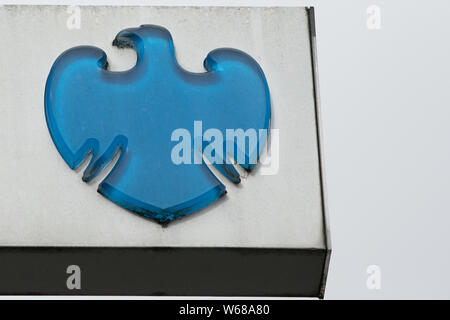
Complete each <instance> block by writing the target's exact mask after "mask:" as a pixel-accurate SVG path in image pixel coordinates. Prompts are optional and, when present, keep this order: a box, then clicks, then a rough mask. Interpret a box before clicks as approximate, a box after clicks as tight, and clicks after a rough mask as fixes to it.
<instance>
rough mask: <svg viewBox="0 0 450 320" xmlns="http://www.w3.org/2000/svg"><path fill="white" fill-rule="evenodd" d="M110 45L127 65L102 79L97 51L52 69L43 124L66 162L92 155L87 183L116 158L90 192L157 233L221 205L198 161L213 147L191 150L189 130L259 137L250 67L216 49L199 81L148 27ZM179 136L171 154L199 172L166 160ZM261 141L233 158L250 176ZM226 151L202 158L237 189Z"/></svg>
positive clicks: (258, 90)
mask: <svg viewBox="0 0 450 320" xmlns="http://www.w3.org/2000/svg"><path fill="white" fill-rule="evenodd" d="M113 45H115V46H118V47H120V48H122V47H131V48H133V49H134V50H135V51H136V53H137V62H136V65H135V66H134V67H132V68H131V69H129V70H126V71H120V72H113V71H109V70H108V63H107V58H106V54H105V52H104V51H103V50H101V49H99V48H96V47H92V46H79V47H74V48H71V49H69V50H67V51H65V52H64V53H62V54H61V55H60V56H59V57H58V58H57V59H56V61H55V62H54V64H53V66H52V68H51V71H50V74H49V76H48V79H47V83H46V88H45V116H46V120H47V126H48V129H49V132H50V135H51V137H52V139H53V142H54V144H55V145H56V148H57V149H58V151H59V153H60V154H61V156H62V157H63V159H64V160H65V162H66V163H67V164H68V165H69V167H70V168H72V169H75V168H77V167H78V166H79V165H80V164H81V163H82V162H83V161H84V160H85V159H86V158H87V157H88V156H89V155H90V154H92V158H91V160H90V162H89V164H88V166H87V168H86V169H85V171H84V173H83V180H84V181H86V182H89V181H91V180H92V179H93V178H94V177H95V176H97V175H98V174H99V173H100V172H101V171H102V170H103V169H104V168H105V167H106V166H107V164H108V163H109V162H110V161H111V160H112V159H113V158H114V157H115V156H116V155H117V154H119V155H118V160H117V163H116V164H115V166H114V168H113V169H112V170H111V172H110V173H109V174H108V175H107V176H106V178H105V179H104V180H103V181H102V182H101V183H100V185H99V187H98V192H100V193H101V194H102V195H104V196H105V197H107V198H108V199H110V200H111V201H113V202H115V203H116V204H118V205H120V206H122V207H123V208H126V209H128V210H131V211H132V212H135V213H137V214H139V215H142V216H144V217H146V218H151V219H154V220H156V221H157V222H160V223H162V224H165V223H168V222H170V221H173V220H174V219H176V218H178V217H181V216H185V215H187V214H190V213H192V212H194V211H197V210H199V209H201V208H203V207H205V206H207V205H208V204H210V203H212V202H214V201H215V200H217V199H218V198H220V197H221V196H223V195H224V194H225V193H226V188H225V186H224V185H223V184H222V183H221V182H220V181H219V179H218V178H217V177H216V176H215V175H214V174H213V173H212V171H211V170H210V169H209V167H208V165H207V164H206V163H205V154H204V153H203V152H204V151H205V150H206V149H207V148H208V146H210V145H211V143H213V141H207V140H205V139H201V138H200V140H201V141H200V142H199V141H196V139H197V138H196V135H195V132H194V131H195V130H194V125H193V124H194V123H199V122H201V125H202V128H203V129H206V128H215V130H216V131H218V132H219V133H221V134H222V136H223V137H226V136H227V134H226V133H227V130H229V129H238V128H239V129H240V130H243V131H244V132H245V131H246V130H248V129H254V130H268V128H269V122H270V95H269V89H268V85H267V82H266V78H265V76H264V73H263V71H262V69H261V68H260V66H259V65H258V63H257V62H256V61H255V60H254V59H253V58H252V57H250V56H249V55H248V54H246V53H244V52H242V51H239V50H237V49H230V48H220V49H216V50H213V51H211V52H210V53H209V54H208V55H207V57H206V59H205V60H204V67H205V69H206V72H203V73H193V72H188V71H186V70H184V69H183V68H182V67H180V65H179V64H178V62H177V60H176V57H175V51H174V45H173V41H172V37H171V35H170V33H169V31H168V30H166V29H165V28H163V27H160V26H154V25H143V26H140V27H139V28H130V29H125V30H122V31H121V32H119V33H118V34H117V36H116V38H115V40H114V41H113ZM180 128H184V130H185V131H184V132H186V130H187V132H188V133H191V135H190V138H189V139H191V141H188V142H189V144H188V145H189V146H191V147H190V148H191V149H190V150H186V149H183V150H179V151H180V152H182V153H189V154H192V155H194V156H197V157H199V159H200V161H198V163H178V162H176V161H175V162H174V161H173V157H172V156H173V152H174V141H173V139H172V138H173V133H174V132H176V130H177V129H180ZM203 129H202V130H203ZM216 138H217V137H216ZM224 139H225V138H224ZM227 139H228V140H231V141H227V142H230V143H231V144H232V145H233V148H232V149H233V150H231V151H234V152H238V151H239V150H238V149H239V147H238V146H237V142H236V139H234V138H233V139H229V138H227ZM211 140H214V139H211ZM265 141H266V136H262V137H261V136H258V138H257V144H258V148H257V152H256V153H255V151H254V150H252V149H251V148H250V147H245V148H244V150H241V151H242V152H243V154H244V157H243V161H241V162H240V163H239V165H241V166H242V167H243V168H244V169H245V170H247V171H251V170H252V169H253V168H254V166H255V162H254V161H252V154H253V155H255V154H256V161H257V160H258V158H259V155H260V149H261V148H260V146H261V145H264V143H265ZM216 142H217V141H216ZM227 144H228V143H227ZM196 145H197V146H199V147H198V149H199V150H197V149H196V147H195V146H196ZM240 149H242V148H240ZM229 151H230V150H228V149H227V150H226V149H225V147H223V152H217V150H216V152H212V153H209V154H208V155H207V156H206V159H207V160H211V159H209V158H211V157H212V156H214V157H215V158H216V159H215V160H216V161H211V163H212V164H213V165H214V166H215V168H217V170H218V171H219V172H220V173H221V174H223V175H224V176H225V177H226V178H228V179H230V180H231V181H233V182H234V183H239V182H240V177H239V173H238V172H237V170H236V168H235V167H234V166H233V163H232V161H230V160H234V159H230V158H232V157H233V156H230V153H229ZM234 154H236V153H234ZM181 156H182V157H184V156H186V154H184V155H181ZM217 157H218V158H219V159H221V160H222V161H217ZM253 158H255V157H253Z"/></svg>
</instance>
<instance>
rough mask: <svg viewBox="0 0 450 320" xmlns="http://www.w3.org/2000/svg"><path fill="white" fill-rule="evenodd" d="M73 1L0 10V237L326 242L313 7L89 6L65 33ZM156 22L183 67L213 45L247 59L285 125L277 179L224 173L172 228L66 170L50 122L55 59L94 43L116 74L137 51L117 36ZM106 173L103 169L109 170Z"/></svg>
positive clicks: (2, 241)
mask: <svg viewBox="0 0 450 320" xmlns="http://www.w3.org/2000/svg"><path fill="white" fill-rule="evenodd" d="M69 16H70V14H69V13H67V7H65V6H60V7H48V6H43V7H16V6H4V7H0V30H1V32H2V45H1V50H0V70H1V72H0V88H1V90H0V97H1V100H0V101H1V102H0V105H1V107H0V137H1V138H0V149H1V150H2V151H1V154H0V177H1V179H0V245H57V246H60V245H97V246H194V247H195V246H230V247H233V246H245V247H254V246H255V247H304V248H323V247H324V246H325V244H324V236H323V218H322V210H321V194H320V180H319V171H318V154H317V140H316V131H315V125H316V124H315V118H314V101H313V81H312V76H311V60H310V59H311V57H310V46H309V35H308V20H307V16H306V11H305V10H304V9H302V8H264V9H259V8H220V7H216V8H184V7H178V8H174V7H172V8H157V7H153V8H152V7H139V8H138V7H82V8H81V29H79V30H69V29H68V28H67V27H66V21H67V19H68V17H69ZM149 23H150V24H159V25H162V26H164V27H166V28H167V29H168V30H169V31H170V32H171V33H172V36H173V39H174V44H175V50H176V55H177V58H178V61H179V62H180V64H181V66H183V67H184V68H186V69H187V70H190V71H195V72H202V71H204V70H203V67H202V63H203V59H204V58H205V57H206V55H207V53H208V52H209V51H211V50H213V49H215V48H218V47H234V48H238V49H241V50H243V51H245V52H247V53H249V54H250V55H252V56H253V57H254V58H255V59H256V60H257V61H258V62H259V63H260V65H261V67H262V68H263V70H264V72H265V75H266V77H267V81H268V84H269V88H270V92H271V97H272V112H273V118H272V120H273V121H272V128H278V129H280V168H279V172H278V174H276V175H272V176H263V175H261V174H259V173H260V171H258V170H256V172H254V173H252V174H251V175H250V176H249V177H247V178H246V179H243V182H242V184H241V185H240V186H235V185H232V184H230V183H229V182H228V181H226V180H225V178H223V177H220V176H219V179H221V181H223V182H224V184H226V186H227V190H228V194H227V196H226V197H225V198H224V199H222V200H221V201H218V202H216V203H215V204H213V205H212V206H209V207H208V208H206V209H204V210H202V211H200V212H197V213H194V214H193V215H191V216H189V217H187V218H185V219H182V220H179V221H177V222H174V223H173V224H171V225H169V226H168V227H167V228H162V227H161V226H160V225H158V224H156V223H154V222H152V221H148V220H145V219H143V218H141V217H139V216H137V215H134V214H131V213H129V212H127V211H125V210H124V209H122V208H121V207H119V206H117V205H115V204H114V203H112V202H111V201H109V200H107V199H106V198H104V197H102V196H101V195H100V194H98V193H97V192H96V189H97V185H98V182H99V179H96V181H95V182H94V183H92V184H90V185H87V184H85V183H84V182H82V180H81V175H82V172H80V171H79V172H75V171H72V170H70V169H69V167H67V166H66V164H65V163H64V161H63V159H62V158H61V156H60V155H59V153H58V152H57V150H56V148H55V146H54V145H53V142H52V141H51V138H50V135H49V133H48V130H47V126H46V123H45V117H44V106H43V94H44V86H45V81H46V78H47V75H48V72H49V70H50V67H51V65H52V63H53V61H54V60H55V59H56V57H57V56H58V55H59V54H60V53H61V52H63V51H64V50H65V49H68V48H70V47H73V46H77V45H82V44H88V45H94V46H98V47H100V48H102V49H103V50H104V51H105V52H106V53H107V54H108V60H109V63H110V66H111V69H112V70H124V69H127V68H129V67H131V66H132V65H133V63H134V60H135V53H134V51H132V50H130V49H120V50H119V49H116V48H113V47H112V46H111V41H112V40H113V38H114V36H115V34H116V33H117V32H119V31H120V30H122V29H124V28H127V27H134V26H138V25H140V24H149ZM103 176H104V175H103Z"/></svg>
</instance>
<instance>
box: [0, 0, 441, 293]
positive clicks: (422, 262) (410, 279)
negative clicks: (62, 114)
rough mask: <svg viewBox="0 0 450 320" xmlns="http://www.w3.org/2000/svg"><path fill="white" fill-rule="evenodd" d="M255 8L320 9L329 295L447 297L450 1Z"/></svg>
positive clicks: (357, 1) (362, 0) (394, 0)
mask: <svg viewBox="0 0 450 320" xmlns="http://www.w3.org/2000/svg"><path fill="white" fill-rule="evenodd" d="M26 2H27V1H18V2H15V3H16V4H18V3H26ZM28 2H30V1H28ZM111 2H112V1H40V2H39V3H46V4H56V3H62V4H69V3H84V4H108V3H111ZM123 2H124V1H123ZM123 2H122V1H120V2H117V1H116V2H115V3H123ZM0 3H6V1H2V2H0ZM35 3H36V2H35ZM127 3H128V4H143V3H147V4H155V5H169V4H175V5H189V4H194V5H213V4H215V5H251V2H250V1H128V2H127ZM253 5H255V4H253ZM257 5H258V6H262V5H279V6H280V5H302V6H304V5H314V6H315V8H316V27H317V44H318V63H319V81H320V86H321V87H320V96H321V109H322V127H323V137H324V153H325V154H324V155H325V163H326V168H325V169H326V172H325V174H326V181H327V192H328V207H329V216H330V227H331V236H332V245H333V254H332V258H331V263H330V270H329V276H328V283H327V291H326V295H325V298H328V299H335V298H363V299H364V298H369V299H371V298H373V299H379V298H450V290H449V289H448V285H449V284H450V275H449V273H448V272H447V270H448V269H449V267H450V258H449V242H450V232H448V228H449V226H450V217H449V213H450V204H449V201H448V199H449V195H448V194H449V191H450V171H449V169H448V166H449V163H450V151H449V147H448V136H449V135H450V126H449V125H448V122H449V119H450V111H449V104H450V90H449V89H448V76H449V75H450V62H449V56H450V55H449V53H450V52H449V51H450V45H449V44H448V43H449V40H448V39H449V37H448V36H449V33H450V19H449V18H448V17H449V15H450V3H449V2H448V1H444V0H442V1H437V0H434V1H426V2H425V1H413V0H409V1H400V0H390V1H375V0H374V1H365V0H354V1H343V0H339V1H336V0H335V1H332V0H331V1H276V2H275V1H259V2H258V4H257ZM370 5H378V6H379V8H380V10H381V11H380V12H381V20H380V21H381V28H380V29H378V30H370V29H368V28H367V25H366V22H367V19H368V17H369V15H368V14H367V12H366V10H367V8H368V7H369V6H370ZM370 265H378V266H379V267H380V270H381V288H380V289H379V290H369V289H368V288H367V285H366V281H367V277H368V274H367V272H366V270H367V267H368V266H370Z"/></svg>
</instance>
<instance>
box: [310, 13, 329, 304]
mask: <svg viewBox="0 0 450 320" xmlns="http://www.w3.org/2000/svg"><path fill="white" fill-rule="evenodd" d="M306 12H307V15H308V21H309V39H310V50H311V65H312V77H313V82H314V87H313V88H314V89H313V90H314V102H315V103H314V105H315V110H316V131H317V132H316V135H317V151H318V155H319V175H320V182H321V198H322V212H323V223H324V226H323V227H324V236H325V244H326V250H327V255H326V259H325V264H324V268H323V273H322V281H321V282H322V284H321V289H320V295H319V298H321V299H323V297H324V294H325V286H326V282H327V276H328V267H329V264H330V257H331V239H330V227H329V218H328V207H327V193H326V185H325V177H324V176H325V173H324V171H325V164H324V160H323V140H322V139H323V138H322V134H321V132H322V125H321V124H322V121H321V113H320V98H319V70H318V66H317V43H316V20H315V13H314V7H307V8H306Z"/></svg>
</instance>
